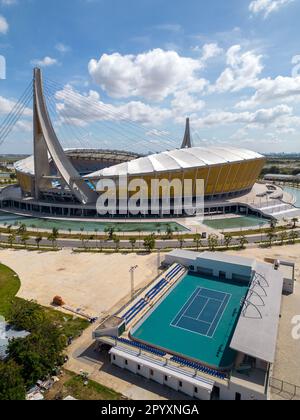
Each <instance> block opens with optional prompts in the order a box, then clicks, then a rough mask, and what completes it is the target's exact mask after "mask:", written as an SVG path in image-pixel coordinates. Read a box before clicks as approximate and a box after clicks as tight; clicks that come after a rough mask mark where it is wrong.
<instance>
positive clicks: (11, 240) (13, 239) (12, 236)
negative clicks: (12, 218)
mask: <svg viewBox="0 0 300 420" xmlns="http://www.w3.org/2000/svg"><path fill="white" fill-rule="evenodd" d="M7 241H8V243H9V245H10V247H11V248H12V246H13V244H14V243H15V242H16V234H15V233H14V232H12V233H11V234H10V235H8V238H7Z"/></svg>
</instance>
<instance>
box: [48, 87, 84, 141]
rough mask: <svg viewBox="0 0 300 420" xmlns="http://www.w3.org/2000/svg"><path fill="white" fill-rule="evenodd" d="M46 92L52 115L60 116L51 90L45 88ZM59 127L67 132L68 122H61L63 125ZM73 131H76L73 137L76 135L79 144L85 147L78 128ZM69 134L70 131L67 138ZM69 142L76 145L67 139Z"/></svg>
mask: <svg viewBox="0 0 300 420" xmlns="http://www.w3.org/2000/svg"><path fill="white" fill-rule="evenodd" d="M44 92H45V94H46V95H45V96H46V100H47V101H48V105H49V108H50V109H51V111H52V115H53V116H54V117H57V116H58V113H57V110H56V103H55V101H54V99H53V97H52V96H51V95H50V94H49V92H48V91H47V88H45V89H44ZM56 119H57V118H56ZM59 129H61V130H62V131H64V132H65V133H66V132H67V126H66V124H61V126H60V127H59ZM72 131H74V134H73V135H72V137H73V136H74V137H75V139H76V140H77V141H78V144H79V145H80V147H83V145H84V142H83V141H82V140H81V139H80V137H78V135H77V133H76V130H72ZM68 136H69V133H68V135H67V138H68ZM67 143H68V147H70V146H71V147H73V146H74V145H73V144H72V143H70V142H69V141H68V140H67Z"/></svg>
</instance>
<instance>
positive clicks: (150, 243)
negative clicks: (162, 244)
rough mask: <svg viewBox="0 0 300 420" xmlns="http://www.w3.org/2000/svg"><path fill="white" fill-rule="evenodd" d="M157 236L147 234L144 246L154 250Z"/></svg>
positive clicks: (150, 250)
mask: <svg viewBox="0 0 300 420" xmlns="http://www.w3.org/2000/svg"><path fill="white" fill-rule="evenodd" d="M155 243H156V241H155V236H154V235H150V236H147V237H146V238H145V240H144V247H145V248H146V249H147V250H148V251H149V252H152V251H153V249H154V248H155Z"/></svg>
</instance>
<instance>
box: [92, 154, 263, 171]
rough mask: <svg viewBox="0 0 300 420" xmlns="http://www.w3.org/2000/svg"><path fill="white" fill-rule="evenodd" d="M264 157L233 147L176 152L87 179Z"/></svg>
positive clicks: (145, 159) (148, 158)
mask: <svg viewBox="0 0 300 420" xmlns="http://www.w3.org/2000/svg"><path fill="white" fill-rule="evenodd" d="M262 157H263V156H262V155H260V154H258V153H255V152H252V151H250V150H245V149H236V148H231V147H230V148H228V147H226V148H225V147H224V148H223V147H212V148H205V147H193V148H191V149H176V150H172V151H167V152H163V153H159V154H154V155H150V156H147V157H142V158H139V159H135V160H132V161H130V162H126V163H121V164H119V165H115V166H111V167H109V168H105V169H102V170H101V171H98V172H94V173H93V174H90V175H87V176H86V178H98V177H99V178H100V177H113V176H119V175H145V174H151V173H155V172H170V171H180V170H182V169H189V168H191V169H193V168H203V167H206V166H212V165H220V164H226V163H234V162H243V161H245V160H254V159H261V158H262Z"/></svg>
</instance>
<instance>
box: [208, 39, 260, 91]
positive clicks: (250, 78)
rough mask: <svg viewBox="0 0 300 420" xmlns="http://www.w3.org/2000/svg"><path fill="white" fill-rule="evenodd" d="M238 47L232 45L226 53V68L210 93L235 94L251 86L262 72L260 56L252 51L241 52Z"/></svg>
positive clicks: (240, 48)
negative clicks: (231, 92) (230, 92)
mask: <svg viewBox="0 0 300 420" xmlns="http://www.w3.org/2000/svg"><path fill="white" fill-rule="evenodd" d="M241 50H242V47H241V46H240V45H233V46H232V47H230V48H229V49H228V51H227V53H226V62H227V68H226V69H225V70H224V71H223V72H222V73H221V75H220V77H219V78H218V80H217V81H216V84H215V85H214V86H212V87H211V88H210V90H211V92H227V91H233V92H237V91H239V90H241V89H244V88H247V87H251V86H253V84H254V82H255V81H257V77H258V75H259V74H260V73H261V72H262V70H263V65H262V62H261V61H262V55H257V54H255V53H254V52H253V51H246V52H244V53H243V52H242V51H241Z"/></svg>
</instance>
